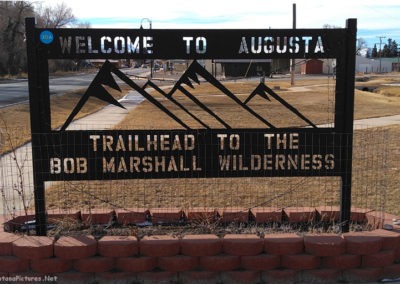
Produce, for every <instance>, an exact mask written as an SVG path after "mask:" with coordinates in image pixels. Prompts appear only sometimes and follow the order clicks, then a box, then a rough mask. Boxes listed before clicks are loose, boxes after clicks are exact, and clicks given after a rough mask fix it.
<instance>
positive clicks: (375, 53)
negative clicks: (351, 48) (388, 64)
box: [371, 44, 378, 58]
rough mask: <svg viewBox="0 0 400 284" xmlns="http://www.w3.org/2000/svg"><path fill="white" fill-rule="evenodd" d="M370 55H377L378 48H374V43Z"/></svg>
mask: <svg viewBox="0 0 400 284" xmlns="http://www.w3.org/2000/svg"><path fill="white" fill-rule="evenodd" d="M371 57H372V58H375V57H378V49H377V48H376V44H375V45H374V48H373V49H372V51H371Z"/></svg>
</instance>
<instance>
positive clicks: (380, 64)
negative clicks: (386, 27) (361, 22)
mask: <svg viewBox="0 0 400 284" xmlns="http://www.w3.org/2000/svg"><path fill="white" fill-rule="evenodd" d="M378 38H379V73H382V39H383V38H386V37H385V36H378Z"/></svg>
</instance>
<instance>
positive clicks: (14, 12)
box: [0, 1, 34, 75]
mask: <svg viewBox="0 0 400 284" xmlns="http://www.w3.org/2000/svg"><path fill="white" fill-rule="evenodd" d="M33 14H34V11H33V5H32V3H29V2H25V1H1V2H0V59H1V60H0V74H12V75H14V74H17V73H18V72H20V71H25V70H26V48H25V43H24V40H25V17H29V16H32V15H33Z"/></svg>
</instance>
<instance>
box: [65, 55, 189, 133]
mask: <svg viewBox="0 0 400 284" xmlns="http://www.w3.org/2000/svg"><path fill="white" fill-rule="evenodd" d="M112 73H114V74H115V75H116V76H117V77H118V78H120V79H121V80H122V81H124V82H125V83H126V84H127V85H128V86H130V87H131V88H132V89H134V90H135V91H137V92H138V93H140V94H141V95H142V96H143V97H145V98H146V99H147V100H148V101H149V102H151V103H152V104H154V105H155V106H156V107H158V108H159V109H160V110H161V111H163V112H164V113H166V114H167V115H169V116H170V117H171V118H172V119H174V120H175V121H176V122H177V123H179V124H180V125H181V126H183V127H184V128H186V129H189V127H188V126H187V125H186V124H185V123H184V122H183V121H181V120H180V119H179V118H178V117H176V116H175V115H174V114H173V113H172V112H170V111H169V110H168V109H167V108H165V107H164V106H163V105H162V104H161V103H160V102H158V101H157V100H156V99H155V98H153V96H151V95H150V94H149V93H147V92H146V91H145V90H144V89H142V88H141V87H139V86H138V85H137V84H136V83H135V82H133V81H132V80H131V79H129V77H128V76H126V75H125V74H124V73H122V72H121V71H120V70H119V69H118V68H116V67H115V66H114V65H113V64H111V63H110V62H109V61H108V60H106V61H105V62H104V64H103V66H102V67H101V68H100V71H99V72H98V73H97V75H96V77H95V78H94V79H93V81H92V83H91V84H90V85H89V87H88V89H87V90H86V92H85V94H84V95H83V96H82V98H81V99H80V100H79V102H78V104H77V105H76V106H75V108H74V109H73V110H72V112H71V114H70V115H69V117H68V119H67V120H66V121H65V123H64V125H63V126H62V127H61V129H60V131H64V130H66V129H67V127H68V126H69V124H70V123H71V122H72V120H73V119H74V117H75V116H76V114H77V113H78V112H79V111H80V110H81V108H82V107H83V106H84V104H85V103H86V101H87V100H88V99H89V97H97V98H99V99H100V100H103V101H106V102H108V103H111V104H114V105H116V106H119V107H122V108H125V107H124V106H122V105H121V104H120V103H119V102H118V101H117V100H115V99H114V98H113V97H112V96H111V95H110V94H109V93H108V91H107V90H106V89H104V87H103V86H102V85H107V86H110V87H111V88H113V89H116V90H118V91H121V89H120V88H119V86H118V85H117V83H116V82H115V80H114V78H113V76H112Z"/></svg>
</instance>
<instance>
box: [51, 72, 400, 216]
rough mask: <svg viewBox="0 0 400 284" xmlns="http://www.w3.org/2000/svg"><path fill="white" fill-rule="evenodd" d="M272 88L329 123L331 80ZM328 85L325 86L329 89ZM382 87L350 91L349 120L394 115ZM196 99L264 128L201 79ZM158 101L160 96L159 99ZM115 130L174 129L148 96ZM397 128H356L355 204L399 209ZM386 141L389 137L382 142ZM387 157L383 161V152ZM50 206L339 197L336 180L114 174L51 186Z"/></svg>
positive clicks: (239, 203)
mask: <svg viewBox="0 0 400 284" xmlns="http://www.w3.org/2000/svg"><path fill="white" fill-rule="evenodd" d="M256 84H257V83H251V82H245V83H240V82H238V83H226V84H224V85H225V86H227V87H228V88H229V89H231V90H234V93H235V94H236V95H237V96H238V97H239V98H240V99H241V100H242V101H244V99H245V98H246V96H247V95H248V94H249V93H250V92H251V91H252V90H253V89H254V87H255V86H256ZM267 84H268V85H269V86H270V87H274V86H279V90H278V89H277V90H276V92H277V93H278V94H279V95H280V96H281V97H283V98H284V99H285V100H286V101H288V102H289V103H291V104H292V105H294V106H295V107H296V108H297V109H298V110H300V111H301V112H302V113H303V114H305V115H306V116H307V117H308V118H310V119H311V120H312V121H313V122H315V123H316V124H319V123H326V122H332V119H333V117H332V113H333V106H334V102H333V96H334V95H333V94H334V82H333V81H330V82H328V81H327V80H326V79H324V80H312V81H298V82H296V87H300V86H306V89H303V90H301V89H299V88H297V89H294V90H293V89H289V83H288V82H280V81H273V83H272V84H269V83H268V82H267ZM327 90H328V92H327ZM379 91H380V93H377V94H375V93H370V92H362V91H356V98H355V99H356V100H355V118H357V119H358V118H367V117H379V116H386V115H393V114H399V109H400V96H398V95H387V93H389V94H393V93H394V94H396V90H393V89H392V88H386V87H382V90H379ZM192 93H194V94H195V95H196V97H197V98H198V99H199V100H201V101H202V102H203V103H205V104H206V105H207V106H209V107H210V108H212V110H213V111H214V112H215V113H217V114H218V115H220V116H221V117H223V118H224V120H226V121H227V122H229V124H230V125H231V126H232V127H238V128H241V127H251V128H255V127H264V125H263V124H261V123H260V122H259V121H257V120H255V119H254V118H252V117H250V116H249V115H248V114H247V113H246V112H245V111H243V110H242V109H240V108H238V107H237V106H236V105H235V104H233V103H232V101H231V100H230V99H227V98H226V97H224V96H218V93H216V90H215V89H214V88H213V87H211V86H209V85H207V84H201V85H200V86H196V90H195V91H193V92H192ZM174 97H175V99H177V100H179V101H180V102H181V103H182V104H185V105H186V106H187V107H188V108H190V109H191V110H192V109H194V110H195V111H194V112H196V114H198V115H202V116H201V117H202V120H203V121H204V122H206V123H207V124H208V125H209V126H211V127H213V128H219V127H220V128H221V125H220V124H219V123H218V122H217V121H216V120H215V119H214V118H212V117H210V116H209V115H204V112H203V111H202V110H200V109H199V108H198V107H197V106H195V105H194V104H193V103H192V102H191V101H189V100H188V99H187V98H185V97H184V96H183V94H178V93H176V94H175V95H174ZM159 99H160V101H162V102H163V103H165V105H166V106H167V107H168V108H169V109H170V110H172V111H173V112H174V113H175V114H176V115H178V116H179V117H182V118H184V119H185V122H187V123H188V124H189V125H190V126H191V127H193V128H198V127H199V125H198V123H197V122H195V121H193V120H191V118H190V117H188V116H186V115H185V114H184V113H182V112H181V111H180V110H178V109H177V108H176V107H175V106H173V105H172V104H170V103H169V102H166V101H165V100H164V99H163V98H162V97H161V96H160V97H159ZM163 100H164V101H163ZM251 106H252V108H253V109H255V110H256V111H257V112H258V113H259V114H260V115H262V116H263V117H265V118H266V119H268V120H270V121H271V122H272V123H274V124H275V125H276V126H278V127H284V126H301V125H304V122H303V121H301V120H299V119H298V118H295V117H293V116H288V117H287V116H286V112H285V115H282V113H283V112H282V111H283V110H282V107H281V106H279V105H278V104H276V103H274V102H272V103H270V102H266V101H264V100H262V99H259V98H257V99H254V100H253V101H252V102H251ZM116 128H117V129H171V128H179V125H178V124H176V123H175V122H173V121H172V120H171V119H170V118H169V117H167V116H166V115H165V114H162V113H161V112H160V111H158V110H156V108H155V107H154V106H153V105H151V104H150V103H148V102H143V103H142V104H140V105H139V106H138V107H137V108H136V109H134V110H133V111H132V112H131V113H130V114H129V115H127V117H126V119H125V121H123V122H121V123H120V124H119V125H118V126H116ZM399 139H400V126H391V127H384V128H378V129H368V130H359V131H356V133H355V137H354V161H353V173H354V174H353V195H352V196H353V200H352V202H353V205H354V206H357V207H363V208H372V209H375V210H381V209H385V210H386V211H387V212H390V213H393V214H399V215H400V208H399V207H398V206H397V204H398V203H399V202H400V197H399V196H400V195H399V194H398V191H399V187H398V184H400V178H399V177H400V170H399V167H398V164H397V163H398V161H399V160H400V148H399V147H400V146H399V144H398V143H397V141H399ZM387 142H390V143H387ZM385 155H386V157H387V161H386V157H385ZM46 198H47V205H48V207H49V209H71V208H81V209H88V208H92V209H93V208H98V209H104V208H136V207H139V208H143V207H144V208H156V207H167V208H168V207H169V208H191V207H204V206H208V207H214V208H226V207H235V208H239V209H240V208H252V207H257V206H264V207H276V208H282V207H300V206H320V205H326V206H338V205H339V202H340V178H337V177H333V178H332V177H314V178H303V177H300V178H296V177H292V178H268V177H266V178H224V179H186V178H185V179H169V180H151V179H149V180H117V181H101V182H100V181H86V182H64V183H55V184H53V186H52V188H51V190H50V191H48V193H47V196H46Z"/></svg>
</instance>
